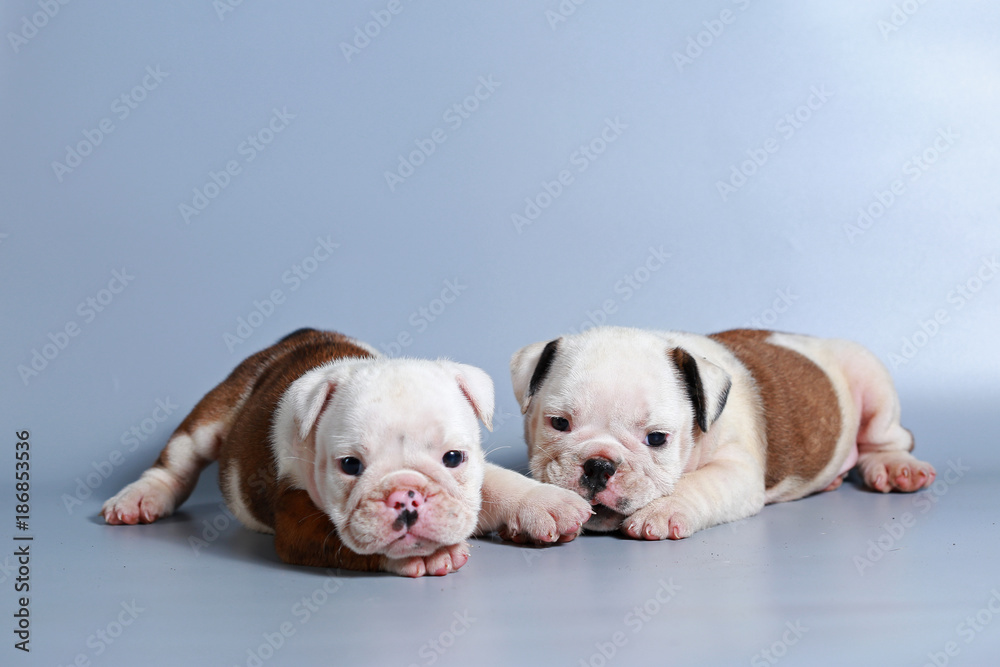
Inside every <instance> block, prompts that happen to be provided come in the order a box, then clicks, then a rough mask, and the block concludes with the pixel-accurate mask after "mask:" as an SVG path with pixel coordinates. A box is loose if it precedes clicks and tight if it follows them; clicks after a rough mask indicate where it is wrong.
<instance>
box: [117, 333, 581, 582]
mask: <svg viewBox="0 0 1000 667" xmlns="http://www.w3.org/2000/svg"><path fill="white" fill-rule="evenodd" d="M492 416H493V382H492V381H491V380H490V378H489V376H488V375H486V373H485V372H483V371H482V370H480V369H478V368H474V367H472V366H466V365H463V364H457V363H454V362H450V361H426V360H417V359H384V358H378V353H377V352H376V351H375V350H374V349H373V348H370V347H368V346H366V345H364V344H363V343H359V342H357V341H355V340H352V339H350V338H347V337H345V336H342V335H340V334H336V333H331V332H323V331H315V330H312V329H301V330H299V331H296V332H295V333H293V334H291V335H289V336H287V337H285V338H284V339H282V340H281V341H280V342H278V343H277V344H275V345H272V346H271V347H269V348H267V349H265V350H263V351H261V352H258V353H257V354H255V355H253V356H251V357H249V358H248V359H246V360H245V361H244V362H243V363H241V364H240V365H239V366H238V367H237V368H236V370H234V371H233V372H232V374H230V376H229V377H228V378H227V379H226V380H224V381H223V382H222V383H221V384H219V385H218V386H217V387H216V388H215V389H213V390H212V391H211V392H209V394H208V395H207V396H205V398H203V399H202V400H201V401H200V402H199V403H198V405H196V406H195V408H194V410H193V411H192V412H191V414H189V415H188V416H187V418H186V419H185V420H184V421H183V422H182V423H181V424H180V426H179V427H178V428H177V430H176V431H175V432H174V434H173V435H172V436H171V438H170V439H169V441H168V442H167V445H166V447H165V448H164V449H163V452H162V453H161V454H160V457H159V459H158V460H157V461H156V463H155V464H154V465H153V467H151V468H150V469H148V470H147V471H145V472H144V473H143V475H142V476H141V477H140V478H139V480H138V481H136V482H133V483H132V484H130V485H128V486H127V487H125V488H124V489H123V490H122V491H121V492H119V493H118V495H116V496H115V497H113V498H111V499H110V500H108V501H107V502H106V503H105V504H104V507H103V509H102V514H103V515H104V518H105V520H106V521H107V522H108V523H110V524H135V523H149V522H152V521H155V520H156V519H158V518H161V517H164V516H167V515H168V514H170V513H171V512H172V511H173V510H174V509H175V508H176V507H177V506H178V505H180V504H181V503H182V502H183V501H184V500H185V499H186V498H187V497H188V495H190V493H191V491H192V489H193V488H194V485H195V482H196V481H197V478H198V475H199V473H200V472H201V470H202V469H203V468H204V467H205V466H207V465H208V464H209V463H211V462H212V461H214V460H218V461H219V485H220V487H221V488H222V493H223V496H224V497H225V500H226V503H227V504H228V506H229V508H230V510H232V512H233V514H234V515H235V516H236V517H238V518H239V519H240V521H241V522H242V523H243V524H244V525H246V526H247V527H249V528H252V529H254V530H258V531H261V532H265V533H273V534H274V536H275V548H276V550H277V552H278V555H279V556H280V557H281V559H282V560H284V561H286V562H288V563H292V564H300V565H318V566H325V567H343V568H346V569H353V570H386V571H389V572H395V573H399V574H403V575H407V576H421V575H423V574H436V575H440V574H446V573H448V572H451V571H454V570H457V569H458V568H460V567H461V566H462V565H464V564H465V562H466V561H467V560H468V555H469V551H468V545H467V544H466V543H465V540H466V539H467V538H468V537H469V536H470V535H471V534H472V533H473V532H474V531H475V530H476V529H477V528H478V529H479V530H480V531H482V532H488V531H492V530H496V529H500V530H506V531H509V532H515V533H521V534H524V535H526V536H528V538H529V539H532V540H534V541H540V542H555V541H558V540H566V539H572V538H573V537H575V536H576V534H577V533H578V532H579V531H580V527H581V526H582V525H583V523H584V521H586V519H587V518H588V517H589V515H590V508H589V507H588V506H587V504H586V502H584V501H583V500H582V499H581V498H579V497H577V496H575V495H574V494H572V493H569V492H567V491H565V490H563V489H560V488H557V487H554V486H548V485H543V484H539V483H537V482H534V481H532V480H529V479H527V478H525V477H523V476H521V475H518V474H517V473H515V472H513V471H509V470H504V469H502V468H498V467H496V466H492V465H490V464H487V463H486V462H485V459H484V456H483V452H482V450H481V448H480V435H479V422H478V421H477V419H478V420H481V421H482V422H483V423H484V424H485V425H486V427H487V428H490V426H491V419H492ZM484 496H485V497H486V498H487V500H488V501H489V502H490V503H492V504H491V505H490V506H488V507H487V508H486V509H487V510H489V511H482V512H481V511H480V509H481V505H483V498H484Z"/></svg>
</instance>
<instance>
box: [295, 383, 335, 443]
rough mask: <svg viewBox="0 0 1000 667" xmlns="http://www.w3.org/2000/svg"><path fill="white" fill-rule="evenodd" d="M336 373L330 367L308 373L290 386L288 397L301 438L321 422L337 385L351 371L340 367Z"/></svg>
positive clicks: (306, 436) (297, 431)
mask: <svg viewBox="0 0 1000 667" xmlns="http://www.w3.org/2000/svg"><path fill="white" fill-rule="evenodd" d="M337 371H339V372H336V373H331V372H330V370H329V369H324V370H323V371H322V372H316V373H307V374H305V375H303V376H302V377H301V378H300V379H299V380H296V381H295V382H294V383H293V384H292V386H291V387H290V388H289V393H288V399H289V401H290V405H291V408H292V418H293V419H294V421H295V431H296V433H297V434H298V436H299V438H300V439H301V440H305V439H306V438H308V437H309V434H310V433H312V430H313V429H314V428H316V424H317V423H319V418H320V415H322V414H323V410H324V409H326V406H327V405H328V404H329V402H330V399H332V398H333V394H334V393H335V392H336V391H337V385H338V384H341V383H342V382H343V381H344V380H345V379H346V378H347V375H348V373H349V371H348V369H346V368H338V369H337Z"/></svg>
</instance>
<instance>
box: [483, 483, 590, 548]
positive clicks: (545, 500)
mask: <svg viewBox="0 0 1000 667" xmlns="http://www.w3.org/2000/svg"><path fill="white" fill-rule="evenodd" d="M592 514H593V511H592V510H591V507H590V503H588V502H587V501H586V500H584V499H583V498H581V497H580V496H579V495H577V494H576V493H573V492H572V491H568V490H566V489H563V488H560V487H558V486H553V485H551V484H539V485H537V486H536V487H535V488H533V489H532V490H531V491H529V492H528V493H527V494H525V495H524V497H522V498H521V499H520V500H519V501H518V503H517V505H516V507H514V509H513V511H512V512H511V513H510V516H509V517H508V518H507V522H506V524H505V525H504V526H503V527H502V528H501V529H500V531H499V532H500V536H501V537H502V538H504V539H505V540H511V541H513V542H517V543H519V544H524V543H526V542H535V543H541V544H551V543H553V542H569V541H570V540H572V539H574V538H575V537H576V536H577V535H579V534H580V531H581V530H582V529H583V524H584V523H586V522H587V520H588V519H590V517H591V515H592Z"/></svg>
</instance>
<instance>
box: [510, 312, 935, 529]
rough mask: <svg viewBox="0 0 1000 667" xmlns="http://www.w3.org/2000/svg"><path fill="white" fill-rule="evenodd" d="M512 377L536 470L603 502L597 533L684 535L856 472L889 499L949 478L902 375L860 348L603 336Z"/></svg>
mask: <svg viewBox="0 0 1000 667" xmlns="http://www.w3.org/2000/svg"><path fill="white" fill-rule="evenodd" d="M511 375H512V378H513V384H514V393H515V394H516V396H517V400H518V402H519V403H520V405H521V410H522V412H523V413H524V415H525V420H524V432H525V440H526V441H527V443H528V455H529V458H530V463H531V472H532V475H533V476H534V478H535V479H537V480H540V481H542V482H550V483H552V484H557V485H559V486H562V487H564V488H566V489H569V490H571V491H575V492H576V493H578V494H580V495H581V496H582V497H584V498H586V499H587V500H589V501H590V502H591V504H592V505H594V507H595V509H596V514H595V515H594V517H593V518H592V519H591V520H590V521H588V522H587V524H586V525H585V528H587V529H588V530H595V531H612V530H617V529H619V528H620V529H621V530H623V531H624V532H625V533H627V534H628V535H630V536H632V537H635V538H644V539H649V540H659V539H663V538H670V539H680V538H684V537H688V536H689V535H691V534H692V533H695V532H697V531H699V530H702V529H703V528H708V527H710V526H714V525H716V524H719V523H724V522H728V521H735V520H738V519H742V518H745V517H748V516H752V515H754V514H756V513H757V512H759V511H760V510H761V508H762V507H763V506H764V505H765V504H767V503H774V502H782V501H786V500H795V499H797V498H802V497H803V496H807V495H809V494H812V493H816V492H818V491H830V490H833V489H836V488H837V487H838V486H840V484H841V482H842V481H843V479H844V476H845V475H846V474H847V472H848V471H849V470H851V468H853V467H854V466H855V465H858V466H860V471H861V476H862V477H863V478H864V481H865V484H867V485H868V486H869V487H871V488H873V489H875V490H877V491H883V492H886V491H892V490H898V491H916V490H918V489H922V488H924V487H926V486H929V485H930V484H931V483H932V482H933V481H934V475H935V473H934V468H933V467H932V466H931V465H930V464H928V463H924V462H922V461H919V460H917V459H916V458H914V457H913V456H912V455H911V454H910V453H909V452H910V451H911V450H912V449H913V436H912V434H911V433H910V432H909V431H907V430H906V429H904V428H903V427H902V426H901V425H900V422H899V413H900V407H899V398H898V397H897V395H896V391H895V389H894V387H893V384H892V380H891V378H890V377H889V373H888V371H887V370H886V368H885V367H884V366H883V365H882V364H881V363H880V362H879V361H878V359H876V358H875V356H874V355H872V354H871V353H870V352H869V351H867V350H866V349H864V348H863V347H862V346H860V345H858V344H856V343H852V342H850V341H846V340H824V339H819V338H812V337H809V336H799V335H793V334H785V333H773V332H770V331H757V330H748V329H741V330H735V331H725V332H722V333H718V334H713V335H710V336H701V335H697V334H691V333H681V332H676V331H644V330H639V329H628V328H619V327H598V328H594V329H590V330H588V331H585V332H584V333H581V334H578V335H573V336H564V337H562V338H558V339H556V340H553V341H549V342H545V341H543V342H540V343H535V344H533V345H528V346H527V347H525V348H523V349H521V350H520V351H518V352H517V353H515V354H514V356H513V358H512V360H511Z"/></svg>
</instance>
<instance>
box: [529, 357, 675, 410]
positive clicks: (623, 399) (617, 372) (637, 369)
mask: <svg viewBox="0 0 1000 667" xmlns="http://www.w3.org/2000/svg"><path fill="white" fill-rule="evenodd" d="M566 352H567V354H566V355H565V357H564V358H563V360H562V361H563V362H564V366H563V367H562V368H559V369H558V371H557V372H556V373H554V374H553V375H555V377H556V378H558V380H557V381H556V382H554V383H553V386H552V389H553V390H554V391H553V392H552V394H550V397H549V398H550V400H549V401H547V403H549V405H551V406H552V407H554V408H561V409H564V410H565V411H567V412H575V413H584V414H588V415H592V416H595V415H598V414H603V415H606V416H607V417H609V418H623V417H625V416H631V415H633V414H634V413H637V412H642V413H648V412H650V411H651V410H652V409H653V405H652V404H654V403H656V402H658V401H659V400H661V396H663V395H664V394H666V393H669V392H670V390H671V389H673V388H674V387H675V385H676V384H677V379H676V376H675V372H674V370H673V369H672V367H671V365H670V362H669V360H668V358H667V355H666V347H665V346H664V350H663V351H662V353H661V352H660V351H659V350H651V349H646V348H645V347H642V346H640V347H636V346H631V345H628V344H625V343H621V342H602V343H601V344H596V345H595V344H591V345H582V346H579V347H576V348H571V349H569V350H567V351H566Z"/></svg>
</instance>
